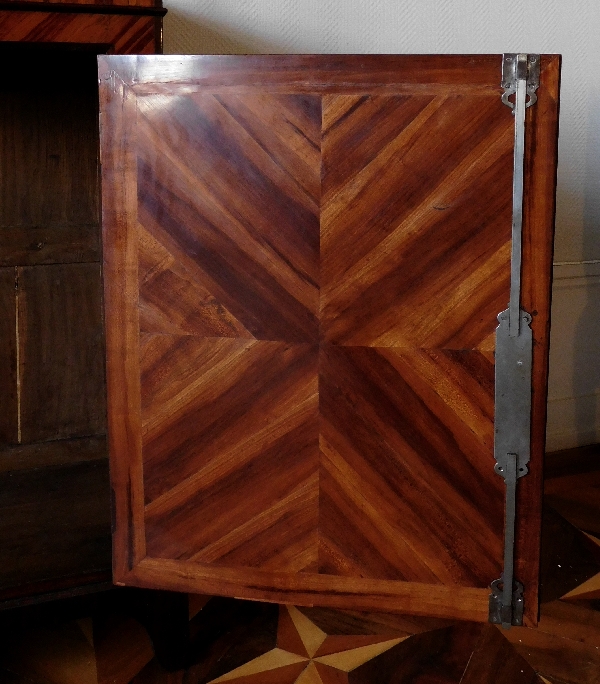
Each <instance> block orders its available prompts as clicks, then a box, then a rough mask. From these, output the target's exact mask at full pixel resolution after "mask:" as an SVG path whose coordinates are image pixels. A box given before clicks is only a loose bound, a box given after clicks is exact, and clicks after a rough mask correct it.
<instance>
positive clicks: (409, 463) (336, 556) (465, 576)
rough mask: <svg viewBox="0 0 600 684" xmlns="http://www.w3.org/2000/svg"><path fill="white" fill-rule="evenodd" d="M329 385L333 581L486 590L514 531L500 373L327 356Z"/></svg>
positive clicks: (404, 358) (323, 553)
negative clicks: (506, 509) (498, 421)
mask: <svg viewBox="0 0 600 684" xmlns="http://www.w3.org/2000/svg"><path fill="white" fill-rule="evenodd" d="M320 373H321V376H320V411H321V416H322V430H321V435H322V436H321V451H322V461H321V463H322V471H321V506H320V513H319V516H320V517H319V532H320V554H319V562H320V568H321V571H322V572H329V573H332V574H349V575H354V574H356V573H357V571H358V572H360V574H361V575H362V576H369V577H387V578H390V579H405V580H416V578H417V577H420V578H422V581H428V582H432V583H438V582H442V583H444V584H465V585H467V586H468V585H471V584H472V583H475V586H486V585H487V584H488V582H489V580H488V579H487V578H489V576H491V575H493V574H494V572H498V571H499V568H500V565H501V557H502V531H503V489H502V481H501V479H500V478H498V477H497V476H495V475H494V472H493V458H492V454H491V451H492V444H493V422H492V419H491V416H490V412H491V407H492V404H493V401H492V396H493V366H492V365H491V364H490V363H489V362H488V361H487V359H485V357H484V356H483V355H481V354H479V353H478V352H452V351H446V352H443V351H432V352H425V351H412V352H410V351H408V350H390V349H374V348H359V347H337V346H325V347H324V348H323V349H322V352H321V360H320ZM479 401H481V407H480V406H479ZM482 425H485V426H487V427H486V429H485V430H483V431H482V430H481V427H480V426H482ZM477 426H479V427H477Z"/></svg>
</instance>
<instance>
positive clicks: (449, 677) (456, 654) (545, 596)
mask: <svg viewBox="0 0 600 684" xmlns="http://www.w3.org/2000/svg"><path fill="white" fill-rule="evenodd" d="M599 462H600V448H599V447H590V448H586V449H579V450H574V451H572V452H571V453H570V454H569V453H566V454H565V453H563V454H560V455H549V457H548V462H547V469H546V472H547V477H546V484H545V502H546V506H545V521H544V533H543V549H542V557H543V566H542V606H541V620H540V624H539V627H538V628H537V629H527V628H518V627H517V628H512V629H511V630H509V631H507V632H505V631H502V630H500V629H498V628H496V627H493V626H491V625H479V624H474V623H466V622H463V623H458V622H454V623H453V622H449V621H443V620H435V619H431V618H415V617H406V616H397V615H396V616H394V615H384V614H375V613H358V612H351V611H335V610H330V609H318V608H312V609H306V608H295V607H293V606H289V607H287V606H276V605H270V604H261V603H248V602H240V601H235V600H233V599H219V598H208V597H191V600H190V614H191V616H192V619H191V621H190V633H191V638H192V644H193V646H192V653H191V654H190V662H191V663H192V664H191V665H190V666H189V667H187V668H186V669H183V670H179V671H176V672H172V673H169V672H167V671H166V670H164V669H163V668H162V667H161V666H160V664H159V663H158V661H157V659H156V658H155V657H154V651H153V648H152V643H151V641H150V639H149V637H148V634H147V632H146V631H145V630H144V628H143V627H142V626H141V625H140V623H139V622H137V621H136V620H134V619H133V618H132V617H130V616H127V615H125V614H119V611H118V610H112V611H108V612H107V611H106V610H105V611H96V612H94V613H93V614H91V615H89V616H87V617H84V618H82V619H78V620H70V621H66V622H64V621H63V622H56V621H45V622H44V621H40V622H39V623H37V624H25V623H23V624H20V625H19V626H18V628H15V629H13V630H6V629H5V630H4V633H3V634H2V642H1V643H2V646H3V648H2V652H1V653H0V683H1V684H4V683H5V682H6V683H7V684H208V683H209V682H212V683H214V684H217V683H221V682H223V683H225V682H227V683H231V684H292V683H297V684H341V683H344V684H371V683H373V684H386V683H388V682H389V683H390V684H409V683H410V684H449V683H456V684H488V683H489V684H534V683H535V684H540V683H543V682H546V683H548V682H550V684H600V469H598V463H599ZM209 615H210V616H214V619H212V618H211V619H208V616H209ZM207 636H208V637H209V639H208V641H209V642H211V643H210V645H209V646H208V647H207V646H206V643H207V639H206V637H207Z"/></svg>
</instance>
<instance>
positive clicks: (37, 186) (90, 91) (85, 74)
mask: <svg viewBox="0 0 600 684" xmlns="http://www.w3.org/2000/svg"><path fill="white" fill-rule="evenodd" d="M11 54H12V55H13V59H15V60H16V62H17V64H16V66H15V67H14V68H13V69H11V70H10V72H9V74H8V75H7V78H6V79H4V81H3V83H2V98H1V105H0V129H1V130H2V138H1V140H2V143H1V147H0V160H1V162H0V163H1V164H2V167H3V172H2V174H1V178H2V182H1V184H0V193H1V194H0V226H1V227H2V229H4V228H6V229H12V228H18V227H40V228H51V227H55V228H59V227H65V228H66V227H68V226H84V227H85V226H90V225H92V226H94V225H95V226H97V225H98V218H99V216H98V190H99V188H98V132H97V126H98V123H97V118H98V117H97V108H98V96H97V92H96V91H95V89H94V80H95V78H94V76H95V70H96V69H95V67H96V65H95V61H96V60H95V55H94V54H93V53H83V54H80V55H78V56H77V59H76V60H75V59H74V58H73V54H72V53H69V52H65V51H62V52H57V51H52V52H45V53H41V52H39V51H36V52H33V53H24V52H22V51H20V52H17V53H11ZM40 60H43V62H44V69H47V70H48V73H52V72H54V73H67V74H69V76H68V83H67V86H66V87H65V88H61V89H60V90H59V89H56V88H53V87H50V81H48V80H42V79H41V78H40ZM74 62H75V64H73V63H74ZM55 234H56V231H55ZM21 235H22V232H20V233H18V234H17V235H16V236H13V237H12V238H0V245H1V248H2V253H0V261H1V262H2V263H7V261H6V260H7V259H9V260H10V261H9V263H11V264H12V263H15V261H14V256H13V252H14V248H15V247H16V246H17V245H18V242H13V243H12V245H11V241H12V240H14V241H17V240H19V237H20V236H21ZM57 237H58V235H57V236H56V237H55V238H54V240H53V242H54V241H56V238H57ZM72 238H73V234H72V232H69V231H66V234H65V235H64V237H63V239H62V242H63V244H65V245H67V244H68V243H69V241H70V240H72ZM21 239H22V240H23V238H21ZM51 239H52V238H51ZM29 240H30V242H31V243H33V244H34V245H36V246H37V245H38V244H39V243H40V242H41V243H44V242H45V241H46V240H47V238H46V240H44V238H43V237H37V232H34V233H33V234H32V235H31V237H30V238H29ZM7 243H8V244H7ZM7 247H8V250H7ZM11 247H12V249H11ZM42 248H43V246H42ZM65 248H66V249H68V247H66V246H65V247H63V249H65ZM35 249H36V247H33V250H35ZM25 263H27V262H25Z"/></svg>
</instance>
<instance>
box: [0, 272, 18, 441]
mask: <svg viewBox="0 0 600 684" xmlns="http://www.w3.org/2000/svg"><path fill="white" fill-rule="evenodd" d="M16 275H17V274H16V269H14V268H0V377H1V378H2V382H1V383H0V444H3V443H7V442H8V443H13V444H14V443H16V442H17V441H18V411H19V409H18V396H17V395H18V390H17V331H16V325H17V315H16V313H17V307H16V303H17V300H16V289H15V282H16Z"/></svg>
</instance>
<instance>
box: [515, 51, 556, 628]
mask: <svg viewBox="0 0 600 684" xmlns="http://www.w3.org/2000/svg"><path fill="white" fill-rule="evenodd" d="M541 69H542V73H541V81H540V87H539V90H538V101H537V103H536V104H535V105H534V106H533V107H530V108H529V109H528V110H527V112H528V116H529V117H530V118H529V121H528V128H527V138H526V145H527V149H526V159H525V164H526V167H525V178H526V179H527V180H526V186H525V200H524V214H523V217H524V219H523V221H524V222H523V275H522V278H523V290H522V301H521V306H522V307H523V308H524V309H525V310H526V311H529V312H530V313H531V314H532V315H533V323H532V326H531V327H532V329H533V340H534V342H533V387H532V392H533V396H532V416H531V461H530V465H529V474H528V475H527V477H524V478H522V479H521V480H520V481H519V487H518V491H517V510H518V522H517V538H516V554H515V558H516V573H515V574H516V577H517V578H518V579H520V581H522V582H523V584H524V585H525V587H526V589H525V592H526V593H525V596H526V599H525V619H526V621H527V623H528V624H530V625H535V624H537V613H538V582H539V579H538V578H539V557H540V535H541V512H542V479H543V462H544V450H545V440H546V403H547V392H548V349H549V345H550V304H551V287H552V256H553V245H554V211H555V195H556V164H557V150H558V113H559V112H558V99H559V86H560V56H558V55H543V56H542V63H541Z"/></svg>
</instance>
